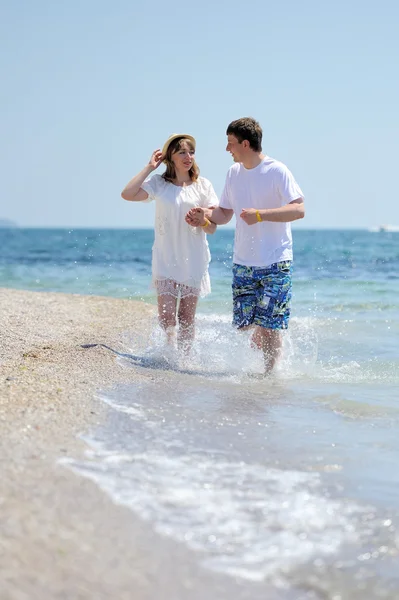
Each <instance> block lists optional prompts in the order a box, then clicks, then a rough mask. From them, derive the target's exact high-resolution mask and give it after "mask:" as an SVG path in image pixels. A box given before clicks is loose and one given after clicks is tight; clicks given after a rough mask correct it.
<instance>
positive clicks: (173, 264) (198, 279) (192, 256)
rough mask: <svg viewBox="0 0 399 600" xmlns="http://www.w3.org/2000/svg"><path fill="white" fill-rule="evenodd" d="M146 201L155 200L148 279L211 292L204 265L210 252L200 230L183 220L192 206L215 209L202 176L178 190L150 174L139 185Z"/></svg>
mask: <svg viewBox="0 0 399 600" xmlns="http://www.w3.org/2000/svg"><path fill="white" fill-rule="evenodd" d="M141 188H142V189H143V190H145V191H146V192H147V194H148V201H150V200H155V201H156V207H155V241H154V245H153V247H152V279H153V282H155V281H163V280H164V281H166V280H170V279H171V280H172V281H175V282H177V283H180V284H183V285H186V286H189V287H192V288H196V289H199V290H200V295H201V296H206V294H209V292H210V291H211V286H210V281H209V273H208V264H209V261H210V258H211V257H210V252H209V246H208V241H207V236H206V234H205V232H204V230H203V228H202V227H191V225H188V224H187V223H186V221H185V220H184V218H185V216H186V213H187V212H188V211H189V210H190V209H191V208H193V207H194V206H202V207H203V208H208V207H209V206H217V205H218V204H219V200H218V197H217V196H216V193H215V191H214V189H213V187H212V184H211V182H210V181H208V180H207V179H205V178H204V177H199V178H198V180H197V181H196V182H194V183H192V184H191V185H188V186H185V187H180V186H177V185H174V184H173V183H170V182H168V181H165V180H164V179H163V177H161V175H153V176H152V177H151V178H149V179H147V180H146V181H145V182H144V183H143V184H142V186H141Z"/></svg>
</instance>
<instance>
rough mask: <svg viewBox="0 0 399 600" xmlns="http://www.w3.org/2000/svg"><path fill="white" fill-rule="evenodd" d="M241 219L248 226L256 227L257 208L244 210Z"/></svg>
mask: <svg viewBox="0 0 399 600" xmlns="http://www.w3.org/2000/svg"><path fill="white" fill-rule="evenodd" d="M240 217H241V219H242V220H243V221H245V223H246V224H247V225H255V224H256V223H258V219H257V217H256V208H243V209H242V211H241V214H240Z"/></svg>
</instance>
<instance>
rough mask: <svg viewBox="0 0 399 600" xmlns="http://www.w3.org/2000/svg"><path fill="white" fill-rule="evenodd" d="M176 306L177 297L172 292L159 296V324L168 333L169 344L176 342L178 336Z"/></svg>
mask: <svg viewBox="0 0 399 600" xmlns="http://www.w3.org/2000/svg"><path fill="white" fill-rule="evenodd" d="M176 308H177V298H175V297H174V296H172V295H171V294H160V295H159V296H158V318H159V324H160V325H161V327H162V329H163V330H164V331H165V333H166V339H167V342H168V344H174V341H175V337H176Z"/></svg>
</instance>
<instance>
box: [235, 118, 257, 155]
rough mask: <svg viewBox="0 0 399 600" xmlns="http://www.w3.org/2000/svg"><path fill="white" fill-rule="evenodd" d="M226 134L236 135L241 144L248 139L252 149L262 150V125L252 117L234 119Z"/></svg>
mask: <svg viewBox="0 0 399 600" xmlns="http://www.w3.org/2000/svg"><path fill="white" fill-rule="evenodd" d="M226 135H234V136H235V137H236V138H237V140H238V141H239V142H240V144H241V142H243V141H244V140H248V142H249V145H250V147H251V148H252V150H254V151H255V152H262V127H261V126H260V125H259V123H258V121H255V119H252V117H243V118H242V119H237V120H236V121H232V122H231V123H230V125H229V126H228V127H227V131H226Z"/></svg>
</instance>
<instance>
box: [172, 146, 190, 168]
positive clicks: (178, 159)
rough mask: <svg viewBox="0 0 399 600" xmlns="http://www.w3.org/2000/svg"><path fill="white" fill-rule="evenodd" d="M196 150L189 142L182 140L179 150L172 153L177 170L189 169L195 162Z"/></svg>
mask: <svg viewBox="0 0 399 600" xmlns="http://www.w3.org/2000/svg"><path fill="white" fill-rule="evenodd" d="M194 157H195V152H194V150H192V148H191V146H189V145H188V144H187V142H182V143H181V145H180V148H179V150H177V152H175V153H174V154H172V157H171V158H172V162H173V164H174V165H175V169H176V170H177V171H189V170H190V169H191V167H192V166H193V163H194Z"/></svg>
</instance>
